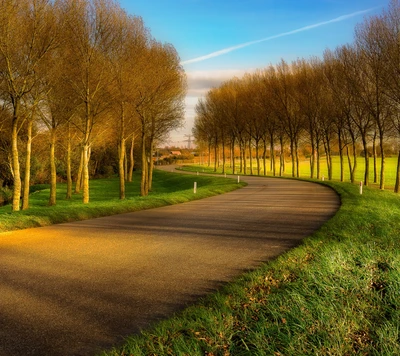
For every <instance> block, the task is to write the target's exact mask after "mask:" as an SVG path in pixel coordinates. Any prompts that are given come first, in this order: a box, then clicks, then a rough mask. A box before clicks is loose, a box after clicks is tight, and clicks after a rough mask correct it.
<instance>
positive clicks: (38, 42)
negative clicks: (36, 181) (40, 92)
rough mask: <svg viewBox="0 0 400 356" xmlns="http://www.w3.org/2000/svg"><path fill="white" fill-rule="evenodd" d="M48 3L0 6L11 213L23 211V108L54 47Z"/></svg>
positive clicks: (24, 0) (26, 0)
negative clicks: (9, 125)
mask: <svg viewBox="0 0 400 356" xmlns="http://www.w3.org/2000/svg"><path fill="white" fill-rule="evenodd" d="M51 12H52V2H51V1H49V0H18V1H16V0H4V1H2V2H1V4H0V76H1V78H2V80H1V82H2V84H3V85H2V89H1V91H2V93H3V98H4V100H6V101H8V102H9V103H10V107H11V110H12V113H13V114H12V128H11V142H12V172H13V203H12V210H13V211H17V210H19V209H20V197H21V176H20V173H21V172H20V162H19V150H18V133H19V130H20V129H21V125H22V122H23V117H22V115H21V110H22V109H21V106H22V105H23V102H24V100H26V97H27V95H28V94H29V93H30V92H31V91H32V89H33V88H34V87H35V85H36V84H37V80H38V78H37V76H36V68H37V66H38V65H39V64H40V62H41V61H42V60H43V59H44V58H45V57H46V55H48V54H49V53H50V52H51V51H52V49H53V48H54V44H55V37H54V33H55V31H54V22H53V21H49V20H48V17H49V16H51Z"/></svg>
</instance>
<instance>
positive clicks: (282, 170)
mask: <svg viewBox="0 0 400 356" xmlns="http://www.w3.org/2000/svg"><path fill="white" fill-rule="evenodd" d="M280 144H281V153H280V156H279V176H280V177H282V176H283V175H284V173H285V146H284V144H283V137H280Z"/></svg>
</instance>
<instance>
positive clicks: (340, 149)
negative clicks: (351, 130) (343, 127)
mask: <svg viewBox="0 0 400 356" xmlns="http://www.w3.org/2000/svg"><path fill="white" fill-rule="evenodd" d="M338 144H339V161H340V181H341V182H344V157H343V147H342V134H341V132H340V131H339V132H338Z"/></svg>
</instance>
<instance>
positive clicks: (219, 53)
mask: <svg viewBox="0 0 400 356" xmlns="http://www.w3.org/2000/svg"><path fill="white" fill-rule="evenodd" d="M374 9H375V8H371V9H367V10H362V11H356V12H353V13H351V14H348V15H343V16H339V17H336V18H334V19H331V20H328V21H323V22H318V23H316V24H314V25H309V26H305V27H301V28H298V29H296V30H292V31H288V32H283V33H280V34H278V35H274V36H270V37H266V38H262V39H260V40H256V41H250V42H246V43H242V44H238V45H236V46H232V47H228V48H224V49H221V50H219V51H216V52H212V53H209V54H206V55H204V56H200V57H197V58H193V59H189V60H186V61H183V62H181V64H182V65H185V64H190V63H195V62H202V61H205V60H207V59H210V58H215V57H219V56H222V55H224V54H227V53H230V52H233V51H236V50H238V49H241V48H244V47H248V46H252V45H254V44H257V43H261V42H266V41H270V40H273V39H276V38H280V37H285V36H290V35H294V34H296V33H299V32H304V31H309V30H312V29H315V28H317V27H321V26H325V25H329V24H332V23H335V22H341V21H345V20H347V19H350V18H352V17H356V16H360V15H363V14H366V13H368V12H371V11H373V10H374Z"/></svg>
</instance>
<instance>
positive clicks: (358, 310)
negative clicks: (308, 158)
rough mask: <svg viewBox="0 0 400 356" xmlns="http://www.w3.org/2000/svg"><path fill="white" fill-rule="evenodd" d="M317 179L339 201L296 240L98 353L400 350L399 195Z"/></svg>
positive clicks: (375, 352)
mask: <svg viewBox="0 0 400 356" xmlns="http://www.w3.org/2000/svg"><path fill="white" fill-rule="evenodd" d="M192 169H194V170H197V169H199V167H192ZM324 184H327V185H329V186H331V187H332V188H334V189H335V190H336V191H337V192H338V193H339V194H340V196H341V200H342V206H341V208H340V210H339V212H338V213H337V214H336V216H335V217H334V218H333V219H331V220H330V221H329V222H328V223H327V224H325V225H324V226H323V227H322V228H321V229H320V230H319V231H318V232H316V233H315V234H313V235H312V236H310V237H308V238H307V239H305V240H304V243H303V244H302V245H301V246H300V247H298V248H296V249H293V250H292V251H290V252H288V253H285V254H284V255H282V256H280V257H279V258H278V259H276V260H274V261H270V262H267V263H265V264H264V265H263V267H262V268H259V269H257V270H255V271H253V272H249V273H248V274H246V275H243V276H241V277H239V278H238V279H237V280H236V281H234V282H232V283H230V284H229V285H226V286H225V287H224V288H223V289H221V290H219V291H218V292H216V293H214V294H212V295H210V296H208V297H206V298H204V299H202V300H201V301H200V302H199V303H198V304H197V305H195V306H192V307H189V308H188V309H186V310H185V311H184V312H182V313H181V314H179V315H176V316H175V317H173V318H171V319H170V320H166V321H164V322H161V323H159V324H157V325H155V326H154V327H153V328H151V329H149V330H145V331H143V332H142V334H141V335H137V336H132V337H130V338H129V339H127V342H126V344H125V345H124V346H122V347H119V348H116V349H114V350H110V351H107V352H104V353H103V354H102V355H103V356H122V355H135V356H137V355H214V356H215V355H225V356H226V355H249V356H250V355H275V356H278V355H282V356H283V355H285V356H286V355H376V356H378V355H379V356H381V355H400V247H399V246H400V245H399V243H400V204H399V203H400V201H399V199H400V197H399V196H398V195H396V194H394V193H392V192H389V191H380V190H378V189H374V188H364V192H363V195H360V194H359V187H358V185H356V184H350V183H339V182H327V181H325V182H324Z"/></svg>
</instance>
